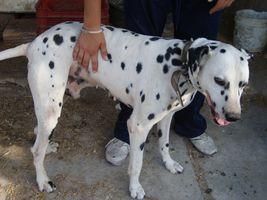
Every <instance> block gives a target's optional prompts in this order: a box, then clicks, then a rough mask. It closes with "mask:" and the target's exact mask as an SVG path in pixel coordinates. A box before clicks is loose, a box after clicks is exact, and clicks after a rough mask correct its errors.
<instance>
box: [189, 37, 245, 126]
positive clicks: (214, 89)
mask: <svg viewBox="0 0 267 200" xmlns="http://www.w3.org/2000/svg"><path fill="white" fill-rule="evenodd" d="M249 58H250V56H249V55H248V54H247V53H246V52H245V51H244V50H238V49H236V48H235V47H233V46H231V45H229V44H225V43H222V42H216V41H210V40H206V39H204V38H200V39H197V40H196V41H194V42H193V44H192V45H191V47H190V48H189V50H188V67H189V70H188V73H189V77H190V80H191V82H192V83H193V85H194V86H195V87H196V88H197V89H198V90H199V91H200V92H202V93H203V94H204V95H205V96H206V99H207V102H208V104H209V106H210V108H211V113H212V115H213V118H214V121H215V123H216V124H218V125H227V124H229V123H230V122H233V121H236V120H239V119H240V117H241V106H240V98H241V95H242V92H243V89H244V87H245V86H246V85H247V84H248V79H249V68H248V59H249Z"/></svg>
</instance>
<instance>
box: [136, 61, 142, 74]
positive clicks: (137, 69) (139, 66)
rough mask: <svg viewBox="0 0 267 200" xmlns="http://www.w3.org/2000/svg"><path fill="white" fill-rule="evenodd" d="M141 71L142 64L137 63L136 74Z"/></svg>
mask: <svg viewBox="0 0 267 200" xmlns="http://www.w3.org/2000/svg"><path fill="white" fill-rule="evenodd" d="M141 71H142V64H141V63H137V65H136V72H137V73H138V74H139V73H140V72H141Z"/></svg>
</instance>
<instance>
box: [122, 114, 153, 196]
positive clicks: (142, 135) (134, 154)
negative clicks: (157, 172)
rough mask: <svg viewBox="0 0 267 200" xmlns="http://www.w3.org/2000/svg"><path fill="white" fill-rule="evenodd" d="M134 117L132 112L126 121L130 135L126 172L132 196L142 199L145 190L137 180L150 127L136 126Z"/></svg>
mask: <svg viewBox="0 0 267 200" xmlns="http://www.w3.org/2000/svg"><path fill="white" fill-rule="evenodd" d="M134 119H136V117H135V116H134V113H133V114H132V116H131V117H130V119H129V120H128V121H127V125H128V131H129V135H130V162H129V167H128V174H129V176H130V185H129V190H130V193H131V196H132V198H137V199H143V198H144V196H145V192H144V189H143V187H142V185H141V184H140V182H139V176H140V172H141V168H142V164H143V150H144V145H145V141H146V138H147V135H148V133H149V130H150V128H151V127H143V126H142V125H139V126H138V125H137V123H136V121H135V120H134Z"/></svg>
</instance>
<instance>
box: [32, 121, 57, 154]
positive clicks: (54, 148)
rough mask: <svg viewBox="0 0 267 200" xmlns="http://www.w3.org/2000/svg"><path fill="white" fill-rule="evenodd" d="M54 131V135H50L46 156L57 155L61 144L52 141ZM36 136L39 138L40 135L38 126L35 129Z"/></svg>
mask: <svg viewBox="0 0 267 200" xmlns="http://www.w3.org/2000/svg"><path fill="white" fill-rule="evenodd" d="M53 132H54V129H53V130H52V133H51V134H50V135H49V138H48V139H49V143H48V146H47V149H46V152H45V154H46V155H47V154H50V153H56V152H57V149H58V147H59V144H58V143H57V142H54V141H52V135H53ZM34 134H35V135H36V136H37V134H38V126H36V127H35V128H34Z"/></svg>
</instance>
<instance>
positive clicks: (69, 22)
mask: <svg viewBox="0 0 267 200" xmlns="http://www.w3.org/2000/svg"><path fill="white" fill-rule="evenodd" d="M72 23H73V22H72V21H67V22H65V24H72Z"/></svg>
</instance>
